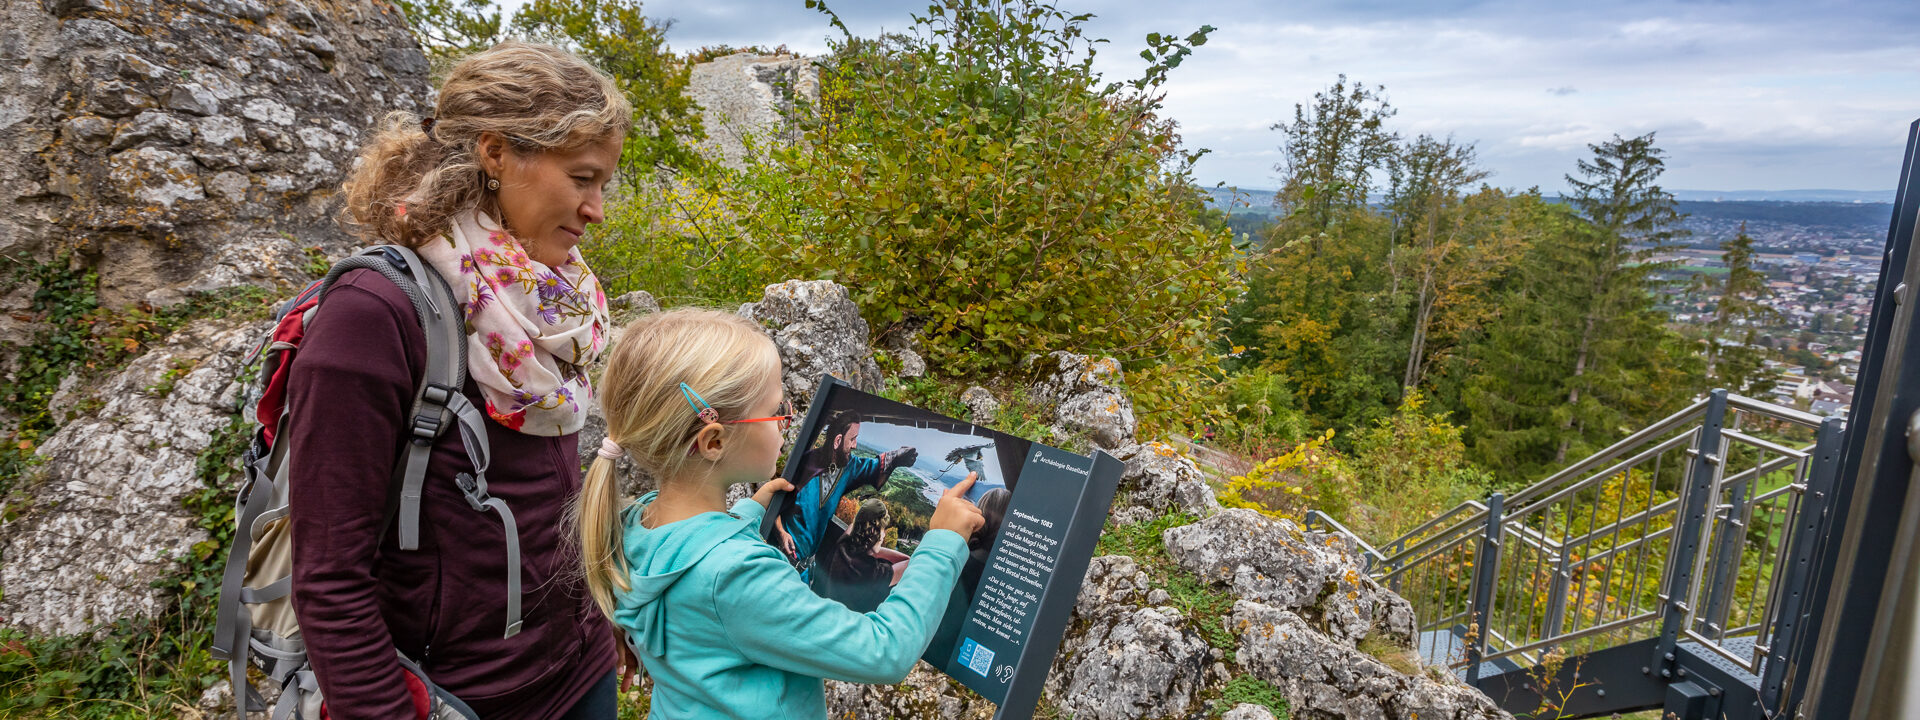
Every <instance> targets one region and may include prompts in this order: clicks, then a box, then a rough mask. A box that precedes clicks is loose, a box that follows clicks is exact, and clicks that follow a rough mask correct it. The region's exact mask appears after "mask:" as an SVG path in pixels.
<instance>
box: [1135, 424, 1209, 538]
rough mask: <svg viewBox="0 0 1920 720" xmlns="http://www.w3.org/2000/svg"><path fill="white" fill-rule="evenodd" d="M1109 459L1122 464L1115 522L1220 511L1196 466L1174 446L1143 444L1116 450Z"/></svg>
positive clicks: (1156, 443)
mask: <svg viewBox="0 0 1920 720" xmlns="http://www.w3.org/2000/svg"><path fill="white" fill-rule="evenodd" d="M1113 456H1114V459H1116V460H1119V461H1120V462H1122V463H1125V465H1126V469H1125V470H1123V471H1122V472H1121V474H1120V495H1121V496H1122V497H1124V498H1125V500H1126V501H1125V503H1118V502H1116V504H1115V507H1114V517H1115V519H1116V520H1122V519H1124V520H1126V521H1129V522H1131V521H1136V520H1139V519H1143V518H1149V517H1152V516H1154V515H1159V514H1162V513H1166V512H1168V511H1178V512H1183V513H1187V514H1189V515H1194V516H1206V515H1211V514H1213V513H1215V512H1217V511H1219V510H1220V501H1219V500H1218V499H1216V498H1215V497H1214V495H1213V488H1212V487H1210V486H1208V485H1207V480H1206V476H1205V475H1203V474H1201V472H1200V467H1199V466H1198V465H1195V464H1194V462H1193V461H1192V460H1189V459H1187V458H1186V456H1183V455H1181V454H1180V452H1179V450H1178V449H1176V448H1175V447H1174V446H1172V445H1168V444H1166V443H1161V442H1146V443H1140V444H1138V445H1131V446H1128V447H1124V448H1120V449H1119V450H1116V451H1114V453H1113Z"/></svg>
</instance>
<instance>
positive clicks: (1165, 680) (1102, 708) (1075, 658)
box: [1047, 607, 1212, 720]
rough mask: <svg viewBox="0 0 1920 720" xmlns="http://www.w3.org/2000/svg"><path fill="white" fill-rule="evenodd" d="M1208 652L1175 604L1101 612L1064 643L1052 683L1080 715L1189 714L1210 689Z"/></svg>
mask: <svg viewBox="0 0 1920 720" xmlns="http://www.w3.org/2000/svg"><path fill="white" fill-rule="evenodd" d="M1209 650H1210V648H1209V647H1208V646H1207V643H1206V641H1205V640H1202V639H1200V636H1199V635H1198V634H1196V633H1195V632H1194V630H1193V629H1192V628H1191V627H1189V623H1188V622H1187V618H1186V617H1185V616H1184V615H1182V614H1181V613H1180V611H1178V610H1175V609H1173V608H1159V607H1148V608H1133V609H1126V610H1121V611H1118V612H1110V613H1104V614H1103V615H1101V616H1096V617H1095V618H1094V619H1093V620H1092V623H1091V624H1090V626H1089V627H1088V628H1087V629H1086V631H1085V632H1083V633H1078V634H1074V635H1071V636H1069V637H1068V638H1067V639H1066V641H1065V642H1063V643H1062V644H1061V647H1060V654H1059V655H1058V656H1057V659H1056V660H1055V662H1054V668H1053V672H1052V674H1051V675H1049V676H1048V678H1047V689H1048V690H1049V691H1050V694H1051V695H1052V697H1053V701H1054V703H1055V704H1056V705H1058V706H1059V707H1060V709H1061V710H1063V711H1065V712H1066V713H1067V714H1068V715H1070V716H1071V717H1075V718H1083V719H1085V720H1137V719H1138V718H1157V717H1184V716H1186V715H1188V714H1189V712H1190V710H1191V709H1192V706H1193V705H1194V704H1195V701H1196V700H1197V699H1198V697H1197V696H1198V694H1199V692H1200V690H1201V689H1202V688H1203V687H1205V683H1206V671H1207V666H1208V664H1209V663H1210V662H1211V659H1212V658H1211V655H1210V653H1209Z"/></svg>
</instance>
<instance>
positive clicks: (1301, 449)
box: [1219, 430, 1354, 522]
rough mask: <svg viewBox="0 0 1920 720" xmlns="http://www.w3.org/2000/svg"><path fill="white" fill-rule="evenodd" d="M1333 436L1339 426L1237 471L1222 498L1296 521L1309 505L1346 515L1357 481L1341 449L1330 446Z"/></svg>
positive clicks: (1223, 501)
mask: <svg viewBox="0 0 1920 720" xmlns="http://www.w3.org/2000/svg"><path fill="white" fill-rule="evenodd" d="M1331 440H1333V431H1332V430H1328V431H1327V432H1326V433H1325V434H1322V435H1320V436H1319V437H1316V438H1313V439H1311V440H1308V441H1306V442H1303V443H1300V444H1299V445H1296V446H1294V448H1293V449H1292V450H1288V451H1287V452H1285V453H1283V454H1280V455H1277V456H1274V457H1273V458H1271V459H1268V460H1266V461H1265V462H1262V463H1260V464H1258V465H1255V466H1254V467H1253V469H1252V470H1250V471H1248V472H1247V473H1246V474H1244V475H1235V476H1234V477H1232V478H1231V479H1229V480H1228V481H1227V486H1226V488H1225V489H1224V490H1222V491H1221V492H1220V494H1219V497H1220V504H1221V505H1225V506H1227V507H1237V508H1248V509H1252V510H1258V511H1260V512H1261V513H1264V514H1267V515H1271V516H1273V517H1283V518H1290V519H1292V520H1294V521H1296V522H1297V521H1301V520H1304V519H1306V514H1307V511H1308V510H1319V511H1321V512H1324V513H1327V514H1330V515H1333V516H1335V517H1341V516H1344V515H1345V514H1346V511H1347V508H1348V498H1350V497H1352V495H1353V490H1354V481H1353V477H1352V474H1351V472H1349V470H1348V469H1347V463H1346V461H1345V460H1344V459H1343V458H1341V457H1340V453H1339V452H1338V451H1336V450H1334V449H1333V448H1331V447H1328V445H1327V443H1328V442H1329V441H1331Z"/></svg>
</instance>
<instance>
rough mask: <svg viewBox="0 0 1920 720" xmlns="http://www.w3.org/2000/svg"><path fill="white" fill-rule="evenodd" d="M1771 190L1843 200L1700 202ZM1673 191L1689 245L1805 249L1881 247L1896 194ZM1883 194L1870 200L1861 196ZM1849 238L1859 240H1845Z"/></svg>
mask: <svg viewBox="0 0 1920 720" xmlns="http://www.w3.org/2000/svg"><path fill="white" fill-rule="evenodd" d="M1202 190H1203V192H1205V193H1206V194H1207V200H1208V204H1209V205H1211V206H1213V207H1217V208H1227V207H1228V206H1229V205H1231V208H1230V209H1229V214H1231V215H1232V216H1233V217H1234V218H1236V219H1237V220H1238V221H1239V222H1237V223H1236V226H1238V225H1248V226H1249V227H1251V226H1252V225H1257V224H1258V223H1259V222H1260V221H1261V220H1264V219H1270V218H1272V217H1273V216H1275V215H1277V214H1278V213H1279V209H1278V208H1276V207H1274V205H1273V195H1274V191H1273V190H1272V189H1269V188H1233V187H1220V188H1203V189H1202ZM1755 194H1767V195H1777V196H1800V197H1813V196H1819V195H1822V194H1825V195H1827V196H1830V197H1835V198H1841V199H1834V200H1825V201H1817V202H1815V201H1788V200H1778V199H1767V200H1730V199H1723V200H1699V199H1695V198H1698V197H1701V196H1703V195H1715V196H1722V197H1724V196H1733V195H1755ZM1675 195H1676V196H1678V197H1677V199H1678V200H1679V202H1678V203H1677V204H1678V209H1679V211H1680V212H1682V213H1685V214H1686V215H1687V216H1688V217H1687V219H1686V221H1685V222H1684V223H1683V227H1685V228H1686V229H1687V230H1690V231H1692V233H1693V237H1692V238H1689V239H1688V240H1686V241H1683V242H1684V243H1685V244H1692V245H1698V246H1701V247H1714V246H1717V245H1718V244H1719V243H1720V242H1721V241H1722V240H1727V239H1730V238H1732V237H1733V236H1734V234H1735V233H1737V232H1738V231H1739V229H1740V226H1741V225H1742V224H1745V225H1746V228H1747V233H1748V234H1749V235H1752V236H1753V237H1754V239H1756V240H1758V241H1760V243H1761V244H1762V245H1766V246H1772V247H1776V248H1779V247H1793V248H1800V247H1805V248H1807V249H1813V248H1815V247H1818V246H1824V245H1829V244H1834V243H1835V242H1836V241H1839V242H1838V246H1841V247H1846V246H1850V245H1853V244H1857V243H1867V244H1870V245H1877V244H1879V243H1881V242H1884V241H1885V238H1886V234H1887V224H1888V222H1889V221H1890V220H1892V218H1893V203H1892V202H1888V200H1891V199H1892V193H1891V192H1887V193H1868V192H1854V191H1850V190H1779V191H1760V190H1750V191H1739V192H1731V193H1722V192H1717V191H1705V190H1681V191H1676V192H1675ZM1867 197H1872V198H1879V199H1878V200H1875V201H1872V202H1867V201H1862V200H1860V199H1858V198H1867ZM1848 239H1851V240H1853V241H1855V242H1852V243H1850V242H1845V241H1846V240H1848Z"/></svg>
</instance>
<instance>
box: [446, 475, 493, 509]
mask: <svg viewBox="0 0 1920 720" xmlns="http://www.w3.org/2000/svg"><path fill="white" fill-rule="evenodd" d="M453 483H454V484H455V485H459V486H460V494H462V495H465V496H467V504H468V505H471V506H473V509H474V510H485V509H486V508H487V501H488V500H491V499H492V497H491V496H489V495H487V479H486V477H484V476H482V477H477V478H476V477H474V476H472V475H469V474H467V473H460V474H459V475H455V476H453Z"/></svg>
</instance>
